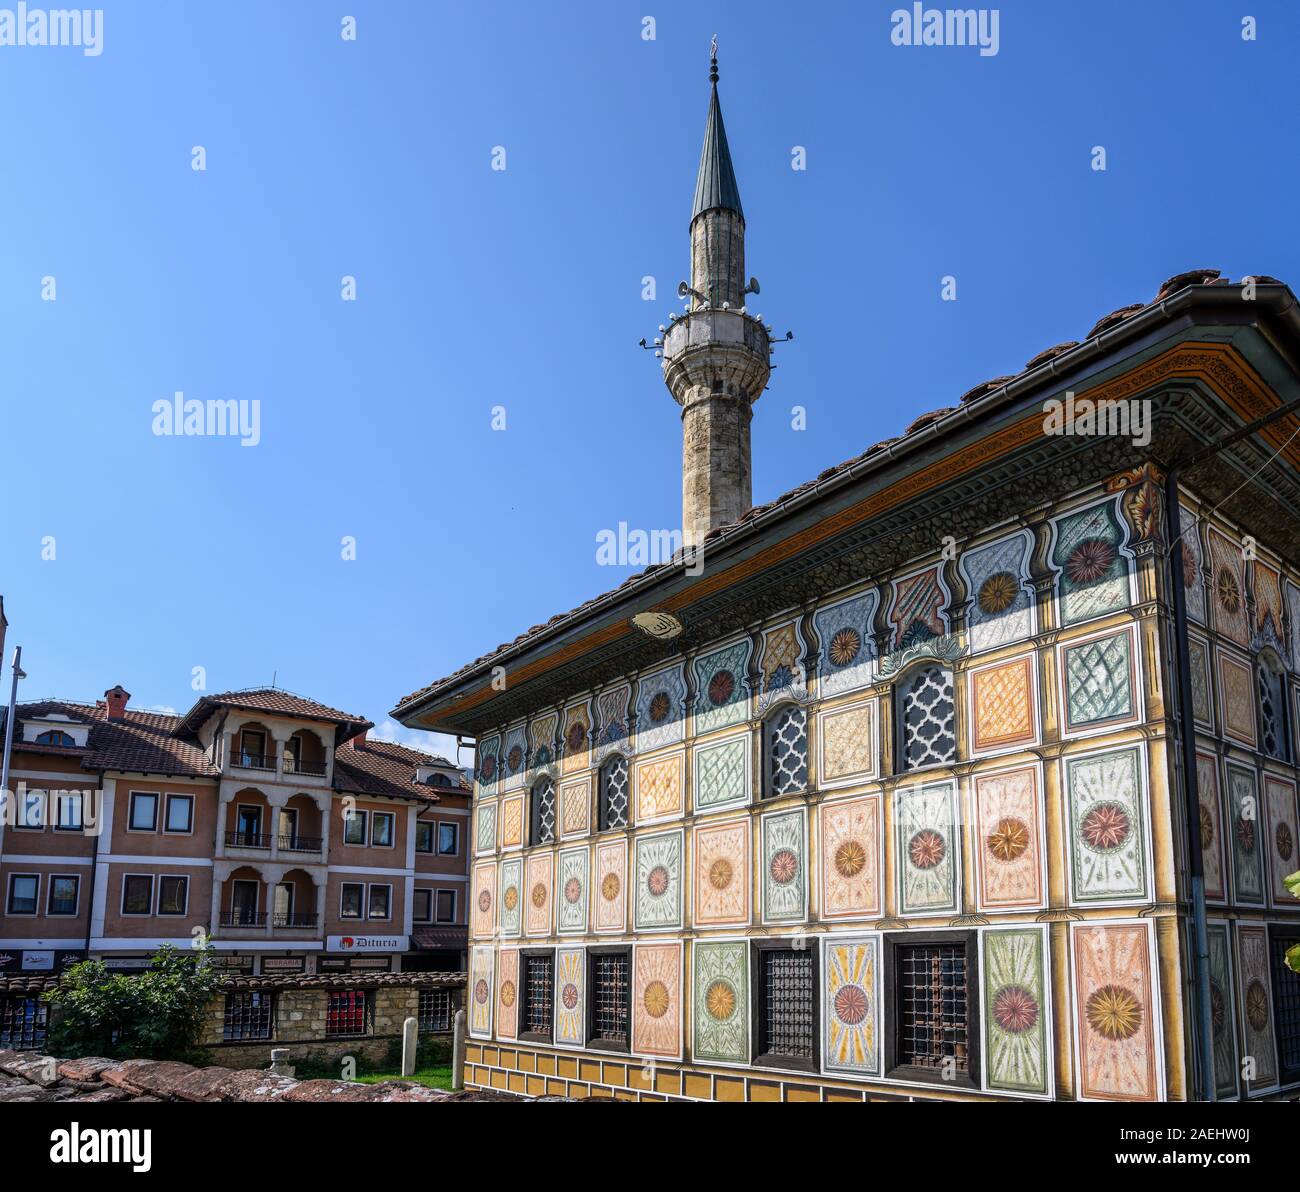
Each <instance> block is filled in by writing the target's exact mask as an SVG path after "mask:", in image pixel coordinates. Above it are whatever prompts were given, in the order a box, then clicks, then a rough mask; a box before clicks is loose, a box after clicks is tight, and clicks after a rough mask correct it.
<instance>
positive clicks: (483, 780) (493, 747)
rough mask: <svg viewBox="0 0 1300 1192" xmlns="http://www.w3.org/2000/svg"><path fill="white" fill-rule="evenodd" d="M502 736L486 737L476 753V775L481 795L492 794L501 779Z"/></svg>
mask: <svg viewBox="0 0 1300 1192" xmlns="http://www.w3.org/2000/svg"><path fill="white" fill-rule="evenodd" d="M500 752H501V738H500V736H496V735H494V736H491V737H485V738H484V739H483V740H482V741H480V742H479V743H478V749H477V750H476V751H475V762H476V773H475V776H474V777H475V781H476V782H477V783H478V792H479V794H492V793H493V792H494V791H495V790H496V789H497V787H496V784H497V782H498V781H499V780H500V778H501V759H500V757H499V756H498V755H499V754H500Z"/></svg>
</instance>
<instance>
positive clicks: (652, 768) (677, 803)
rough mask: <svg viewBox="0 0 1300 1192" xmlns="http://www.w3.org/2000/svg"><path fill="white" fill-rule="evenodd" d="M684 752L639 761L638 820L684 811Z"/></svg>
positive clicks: (642, 820) (637, 781) (644, 820)
mask: <svg viewBox="0 0 1300 1192" xmlns="http://www.w3.org/2000/svg"><path fill="white" fill-rule="evenodd" d="M685 761H686V759H685V758H684V756H683V755H682V754H681V753H675V754H673V755H672V756H671V757H664V758H658V759H657V760H655V761H646V762H638V763H637V767H636V820H637V823H645V822H646V821H648V820H656V819H663V818H665V817H666V816H670V815H680V814H681V811H682V768H683V766H684V765H685Z"/></svg>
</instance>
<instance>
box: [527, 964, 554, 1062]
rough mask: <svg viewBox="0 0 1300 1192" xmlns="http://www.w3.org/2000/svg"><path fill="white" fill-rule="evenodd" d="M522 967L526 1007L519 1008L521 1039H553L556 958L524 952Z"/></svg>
mask: <svg viewBox="0 0 1300 1192" xmlns="http://www.w3.org/2000/svg"><path fill="white" fill-rule="evenodd" d="M520 962H521V963H522V965H523V973H522V976H523V982H522V985H523V999H524V1000H523V1005H522V1006H520V1008H519V1033H520V1037H521V1038H529V1039H544V1040H548V1041H549V1040H550V1037H551V1011H552V1008H553V1000H552V999H553V997H554V994H553V989H554V982H555V957H554V955H553V954H552V953H550V952H525V953H524V954H523V955H522V956H521V957H520Z"/></svg>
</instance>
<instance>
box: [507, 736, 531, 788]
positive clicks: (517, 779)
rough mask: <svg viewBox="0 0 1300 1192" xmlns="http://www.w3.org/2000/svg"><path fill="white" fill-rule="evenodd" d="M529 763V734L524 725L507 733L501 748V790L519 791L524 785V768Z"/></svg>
mask: <svg viewBox="0 0 1300 1192" xmlns="http://www.w3.org/2000/svg"><path fill="white" fill-rule="evenodd" d="M527 761H528V734H527V733H526V732H525V731H524V726H523V725H522V724H520V725H517V726H516V727H514V728H512V729H511V730H510V731H509V732H508V733H506V739H505V741H504V742H503V743H502V746H501V763H500V764H501V789H502V790H507V791H509V790H517V789H518V788H519V787H521V786H523V784H524V766H525V764H526V763H527Z"/></svg>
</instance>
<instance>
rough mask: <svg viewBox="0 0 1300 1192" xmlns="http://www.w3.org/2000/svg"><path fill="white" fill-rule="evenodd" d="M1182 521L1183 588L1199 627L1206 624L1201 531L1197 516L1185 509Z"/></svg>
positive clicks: (1183, 509)
mask: <svg viewBox="0 0 1300 1192" xmlns="http://www.w3.org/2000/svg"><path fill="white" fill-rule="evenodd" d="M1179 515H1180V517H1181V519H1182V530H1183V537H1182V541H1181V544H1180V545H1181V548H1182V558H1183V587H1184V590H1185V591H1186V593H1187V615H1188V616H1189V617H1191V619H1192V620H1193V621H1195V622H1196V623H1197V624H1198V625H1204V624H1205V580H1204V578H1203V571H1204V561H1203V559H1202V552H1201V531H1200V527H1199V526H1198V524H1197V521H1196V514H1194V513H1193V512H1192V511H1191V510H1190V509H1188V508H1186V507H1183V508H1181V509H1180V510H1179Z"/></svg>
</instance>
